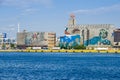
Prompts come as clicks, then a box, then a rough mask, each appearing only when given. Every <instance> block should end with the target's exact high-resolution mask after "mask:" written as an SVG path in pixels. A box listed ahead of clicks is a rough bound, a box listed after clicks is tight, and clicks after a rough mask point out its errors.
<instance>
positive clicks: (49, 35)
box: [17, 32, 56, 48]
mask: <svg viewBox="0 0 120 80" xmlns="http://www.w3.org/2000/svg"><path fill="white" fill-rule="evenodd" d="M55 44H56V33H53V32H19V33H17V46H18V48H26V47H48V48H52V47H54V46H55Z"/></svg>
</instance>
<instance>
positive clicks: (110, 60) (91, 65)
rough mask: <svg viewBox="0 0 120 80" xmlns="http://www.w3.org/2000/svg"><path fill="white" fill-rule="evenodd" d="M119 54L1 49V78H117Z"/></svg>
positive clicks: (119, 70)
mask: <svg viewBox="0 0 120 80" xmlns="http://www.w3.org/2000/svg"><path fill="white" fill-rule="evenodd" d="M119 62H120V54H105V53H104V54H98V53H96V54H94V53H89V54H87V53H86V54H83V53H80V54H78V53H70V54H68V53H32V52H31V53H25V52H1V53H0V80H119V79H120V64H119Z"/></svg>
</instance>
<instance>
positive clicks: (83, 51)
mask: <svg viewBox="0 0 120 80" xmlns="http://www.w3.org/2000/svg"><path fill="white" fill-rule="evenodd" d="M0 52H40V53H41V52H45V53H49V52H53V53H57V52H63V53H64V52H65V53H120V50H30V49H29V50H27V49H26V50H0Z"/></svg>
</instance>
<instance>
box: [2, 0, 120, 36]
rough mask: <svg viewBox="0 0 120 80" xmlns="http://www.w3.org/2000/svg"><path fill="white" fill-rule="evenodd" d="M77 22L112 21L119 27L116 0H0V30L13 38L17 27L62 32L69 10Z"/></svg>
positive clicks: (119, 8)
mask: <svg viewBox="0 0 120 80" xmlns="http://www.w3.org/2000/svg"><path fill="white" fill-rule="evenodd" d="M71 13H72V14H74V15H75V18H76V21H77V24H114V25H115V26H116V27H120V0H0V33H7V35H8V37H9V38H16V33H17V25H18V23H19V24H20V31H23V30H27V31H28V32H29V31H37V32H44V31H45V32H56V34H57V36H62V35H64V29H65V26H66V25H67V24H68V20H69V18H70V14H71Z"/></svg>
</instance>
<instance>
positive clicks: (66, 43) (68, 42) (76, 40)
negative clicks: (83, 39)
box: [60, 35, 80, 48]
mask: <svg viewBox="0 0 120 80" xmlns="http://www.w3.org/2000/svg"><path fill="white" fill-rule="evenodd" d="M76 45H80V35H66V36H62V37H60V47H61V48H62V47H65V48H69V47H74V46H76Z"/></svg>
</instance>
